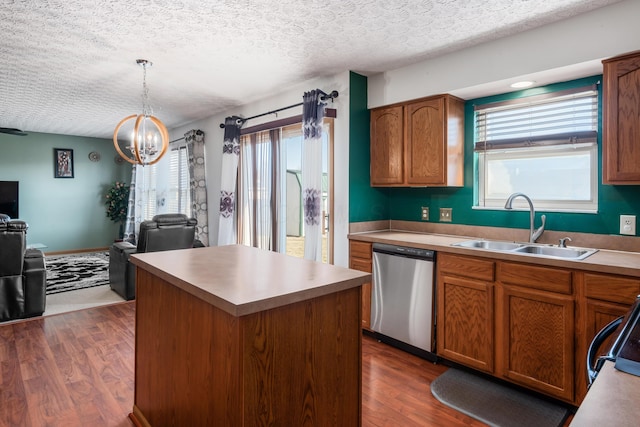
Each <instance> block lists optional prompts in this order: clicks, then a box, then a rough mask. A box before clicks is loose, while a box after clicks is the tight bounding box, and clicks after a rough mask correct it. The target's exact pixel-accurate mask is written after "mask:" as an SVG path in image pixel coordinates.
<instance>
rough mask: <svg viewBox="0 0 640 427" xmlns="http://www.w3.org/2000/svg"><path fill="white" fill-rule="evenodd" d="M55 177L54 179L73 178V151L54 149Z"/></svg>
mask: <svg viewBox="0 0 640 427" xmlns="http://www.w3.org/2000/svg"><path fill="white" fill-rule="evenodd" d="M53 176H54V178H73V150H71V149H69V148H54V149H53Z"/></svg>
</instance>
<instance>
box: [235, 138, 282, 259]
mask: <svg viewBox="0 0 640 427" xmlns="http://www.w3.org/2000/svg"><path fill="white" fill-rule="evenodd" d="M280 145H281V144H280V129H279V128H278V129H272V130H269V131H264V132H257V133H253V134H251V135H245V136H243V137H242V140H241V144H240V148H241V154H240V156H241V161H240V164H241V169H242V172H241V179H242V186H241V191H240V201H241V205H240V207H239V213H240V217H241V221H240V224H241V226H242V229H241V230H240V235H239V242H240V243H242V244H243V245H247V246H253V247H256V248H260V249H266V250H270V251H274V252H279V251H280V243H281V241H280V224H282V223H283V218H280V213H281V209H280V200H281V190H280V186H281V176H282V170H281V161H280V159H281V157H280V151H281V148H280Z"/></svg>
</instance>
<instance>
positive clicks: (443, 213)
mask: <svg viewBox="0 0 640 427" xmlns="http://www.w3.org/2000/svg"><path fill="white" fill-rule="evenodd" d="M452 210H453V209H452V208H440V221H441V222H451V215H452V214H453V212H452Z"/></svg>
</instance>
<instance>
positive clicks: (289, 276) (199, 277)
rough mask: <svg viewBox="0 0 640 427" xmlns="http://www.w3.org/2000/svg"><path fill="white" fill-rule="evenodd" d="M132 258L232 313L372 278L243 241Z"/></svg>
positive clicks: (288, 301)
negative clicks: (239, 243)
mask: <svg viewBox="0 0 640 427" xmlns="http://www.w3.org/2000/svg"><path fill="white" fill-rule="evenodd" d="M131 262H133V264H135V265H136V266H138V267H139V268H142V269H145V270H147V271H149V272H151V273H153V274H154V275H156V276H158V277H160V278H161V279H163V280H166V281H167V282H169V283H171V284H172V285H174V286H176V287H178V288H180V289H182V290H184V291H186V292H189V293H190V294H192V295H194V296H196V297H198V298H200V299H202V300H204V301H206V302H208V303H209V304H211V305H213V306H214V307H217V308H219V309H221V310H224V311H226V312H227V313H229V314H231V315H233V316H244V315H247V314H252V313H257V312H260V311H264V310H269V309H272V308H277V307H281V306H284V305H287V304H292V303H295V302H299V301H305V300H308V299H311V298H316V297H319V296H323V295H328V294H331V293H334V292H339V291H343V290H346V289H350V288H353V287H357V286H361V285H362V284H364V283H367V282H370V281H371V274H369V273H363V272H361V271H356V270H351V269H348V268H343V267H338V266H334V265H330V264H321V263H317V262H313V261H308V260H305V259H301V258H295V257H292V256H288V255H284V254H280V253H276V252H271V251H266V250H261V249H256V248H252V247H248V246H244V245H229V246H215V247H206V248H194V249H181V250H174V251H163V252H148V253H140V254H135V255H132V256H131Z"/></svg>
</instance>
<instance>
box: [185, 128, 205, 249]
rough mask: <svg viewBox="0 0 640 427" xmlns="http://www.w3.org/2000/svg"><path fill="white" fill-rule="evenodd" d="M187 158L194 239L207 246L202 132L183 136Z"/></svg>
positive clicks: (198, 131) (197, 131) (196, 131)
mask: <svg viewBox="0 0 640 427" xmlns="http://www.w3.org/2000/svg"><path fill="white" fill-rule="evenodd" d="M184 140H185V143H186V144H187V153H188V156H189V189H190V191H191V216H192V217H193V218H195V219H196V220H197V221H198V225H197V226H196V239H199V240H200V241H201V242H202V243H203V244H204V245H205V246H209V219H208V213H207V211H208V209H207V175H206V165H205V147H204V132H203V131H201V130H199V129H198V130H190V131H189V132H187V133H185V134H184Z"/></svg>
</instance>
